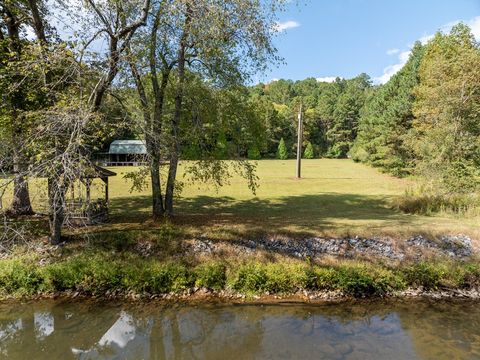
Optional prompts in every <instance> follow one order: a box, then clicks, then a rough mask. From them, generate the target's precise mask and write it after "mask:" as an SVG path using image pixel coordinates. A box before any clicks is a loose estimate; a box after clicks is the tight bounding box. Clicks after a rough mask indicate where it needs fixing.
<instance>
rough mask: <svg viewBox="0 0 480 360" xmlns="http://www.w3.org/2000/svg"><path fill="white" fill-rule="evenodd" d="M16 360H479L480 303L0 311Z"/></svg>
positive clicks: (5, 347) (52, 305)
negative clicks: (479, 304)
mask: <svg viewBox="0 0 480 360" xmlns="http://www.w3.org/2000/svg"><path fill="white" fill-rule="evenodd" d="M0 357H1V358H6V359H313V358H315V359H369V360H371V359H392V360H394V359H479V358H480V309H479V307H478V303H471V302H469V303H429V302H409V303H406V302H404V303H399V302H397V303H387V304H386V303H362V304H341V305H338V304H330V305H317V306H306V305H289V306H286V305H282V306H279V305H277V306H274V305H270V306H260V305H250V306H247V305H246V306H232V305H230V306H227V305H202V306H175V307H172V306H169V307H167V306H162V305H159V304H155V303H151V304H146V305H145V304H143V305H141V304H136V305H131V304H105V303H94V302H81V303H80V302H53V301H52V302H49V301H46V302H37V303H28V304H19V303H16V304H13V303H4V304H0Z"/></svg>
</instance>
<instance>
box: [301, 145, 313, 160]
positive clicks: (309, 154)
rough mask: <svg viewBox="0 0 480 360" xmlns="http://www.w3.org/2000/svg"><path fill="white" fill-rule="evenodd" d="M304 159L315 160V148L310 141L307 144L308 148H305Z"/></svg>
mask: <svg viewBox="0 0 480 360" xmlns="http://www.w3.org/2000/svg"><path fill="white" fill-rule="evenodd" d="M303 158H304V159H313V158H315V153H314V151H313V146H312V143H311V142H310V141H308V142H307V146H306V147H305V151H304V152H303Z"/></svg>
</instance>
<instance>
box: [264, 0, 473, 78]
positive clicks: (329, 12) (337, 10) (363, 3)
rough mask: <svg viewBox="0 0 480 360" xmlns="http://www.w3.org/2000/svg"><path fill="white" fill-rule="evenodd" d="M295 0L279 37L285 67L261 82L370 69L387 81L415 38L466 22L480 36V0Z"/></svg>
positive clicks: (282, 20) (282, 18)
mask: <svg viewBox="0 0 480 360" xmlns="http://www.w3.org/2000/svg"><path fill="white" fill-rule="evenodd" d="M300 2H301V3H300V4H295V0H294V1H292V2H291V3H290V4H289V5H288V9H287V11H286V12H285V13H282V14H281V15H280V22H279V27H280V29H283V31H282V32H281V33H280V34H279V35H278V36H277V38H276V39H275V44H276V46H277V48H278V50H279V54H280V55H281V56H282V57H283V58H284V60H285V61H286V64H285V65H280V66H278V67H276V66H274V67H272V69H271V71H270V72H268V73H266V74H263V75H262V76H260V77H259V79H258V80H260V81H264V82H265V81H266V82H268V81H270V80H272V79H278V78H285V79H293V80H299V79H304V78H306V77H315V78H325V79H326V80H328V78H331V77H336V76H340V77H345V78H350V77H353V76H356V75H358V74H359V73H362V72H366V73H367V74H369V75H370V76H371V77H372V79H374V81H375V82H376V83H383V82H385V81H387V80H388V78H389V77H390V76H391V75H393V74H394V73H395V72H396V71H398V70H399V69H400V68H401V66H402V65H403V64H404V63H405V61H406V59H407V58H408V54H409V49H410V46H411V45H412V44H413V42H415V40H419V39H421V40H423V41H425V40H427V39H428V37H429V36H431V35H432V34H434V33H435V32H436V31H437V30H439V29H443V30H448V28H449V27H451V26H452V24H454V23H455V22H458V21H464V22H466V23H467V24H469V25H470V26H471V27H472V28H473V29H474V34H475V35H476V37H477V39H478V40H480V0H303V2H302V0H300Z"/></svg>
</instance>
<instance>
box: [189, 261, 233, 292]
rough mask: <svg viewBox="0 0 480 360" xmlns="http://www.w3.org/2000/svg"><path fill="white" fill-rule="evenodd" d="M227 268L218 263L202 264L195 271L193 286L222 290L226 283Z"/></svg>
mask: <svg viewBox="0 0 480 360" xmlns="http://www.w3.org/2000/svg"><path fill="white" fill-rule="evenodd" d="M226 270H227V267H226V266H225V264H222V263H220V262H212V263H206V264H202V265H200V266H199V267H197V268H196V269H195V275H196V279H195V286H203V287H206V288H208V289H211V290H222V289H223V288H224V287H225V283H226V281H227V275H226Z"/></svg>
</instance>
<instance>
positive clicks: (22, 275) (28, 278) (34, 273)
mask: <svg viewBox="0 0 480 360" xmlns="http://www.w3.org/2000/svg"><path fill="white" fill-rule="evenodd" d="M43 285H44V284H43V279H42V276H41V273H40V272H39V271H38V270H37V268H36V267H35V265H33V264H31V263H30V264H29V263H27V262H24V261H21V260H2V261H0V292H1V293H3V294H6V295H20V296H22V295H31V294H35V293H37V292H38V291H39V290H41V289H44V286H43Z"/></svg>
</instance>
